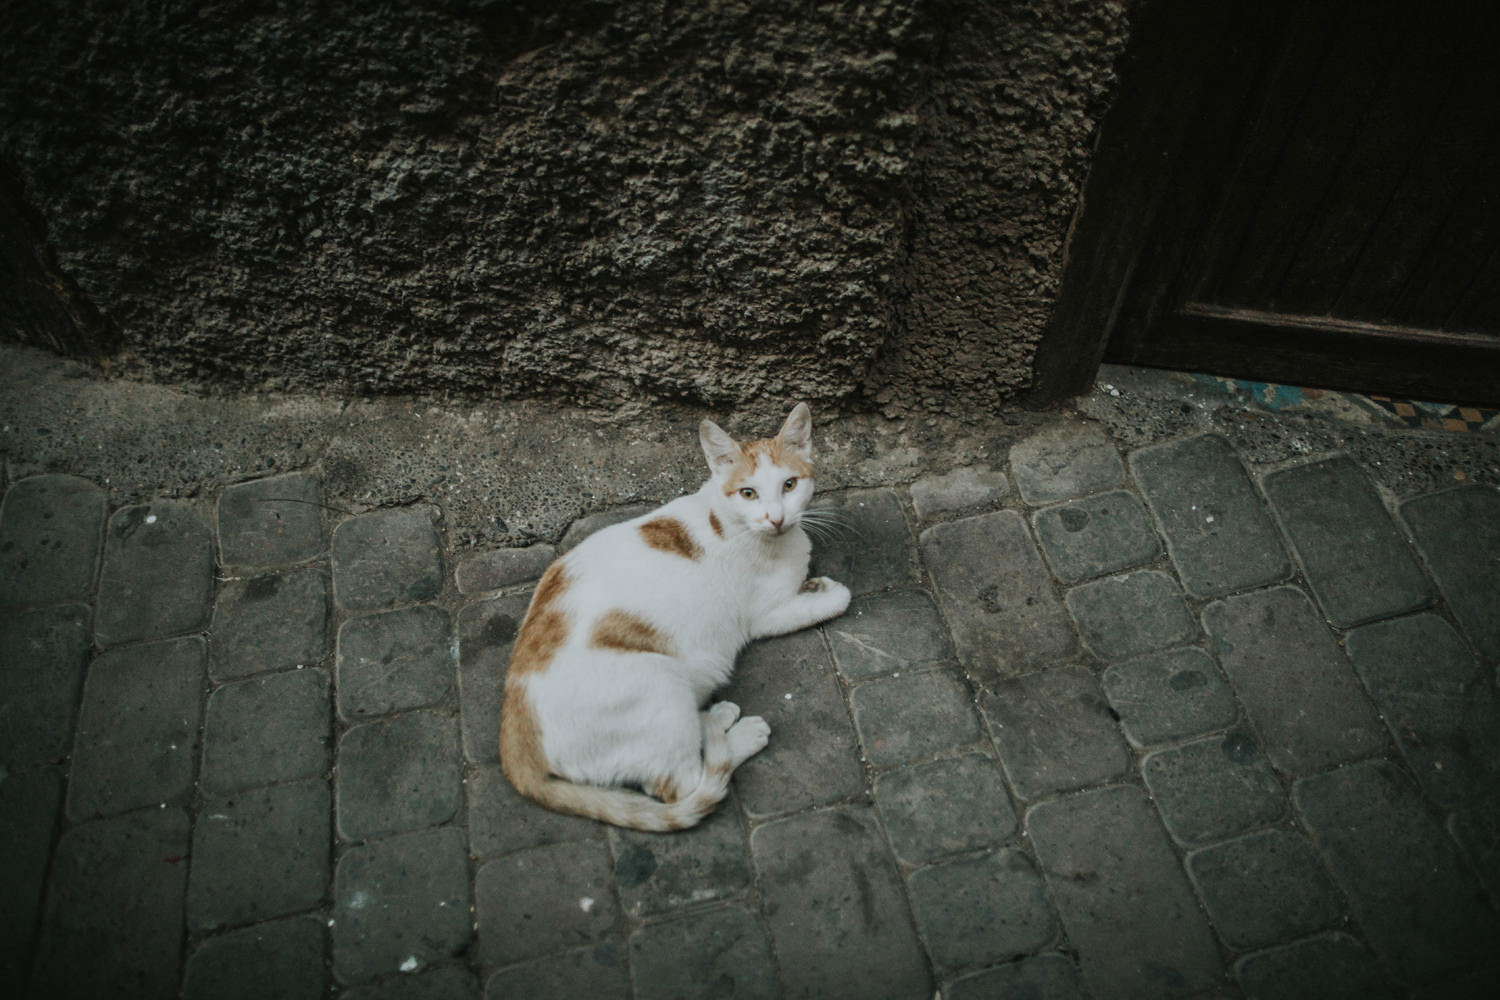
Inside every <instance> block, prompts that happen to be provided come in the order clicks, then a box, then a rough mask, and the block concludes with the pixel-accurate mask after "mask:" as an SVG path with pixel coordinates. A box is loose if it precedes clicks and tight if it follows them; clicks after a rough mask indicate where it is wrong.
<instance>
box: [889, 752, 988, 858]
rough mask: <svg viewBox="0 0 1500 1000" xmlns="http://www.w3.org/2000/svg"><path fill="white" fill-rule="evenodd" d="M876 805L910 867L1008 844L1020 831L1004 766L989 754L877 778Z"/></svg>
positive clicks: (898, 853) (894, 845)
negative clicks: (1002, 770) (1018, 830)
mask: <svg viewBox="0 0 1500 1000" xmlns="http://www.w3.org/2000/svg"><path fill="white" fill-rule="evenodd" d="M875 804H876V805H877V806H878V807H879V809H880V816H881V819H883V820H884V821H885V829H886V833H887V835H888V836H889V837H890V839H891V847H892V848H893V849H894V850H895V852H896V856H897V857H898V858H900V859H901V860H902V861H904V862H906V863H907V864H909V865H920V864H925V863H927V862H929V861H936V860H937V859H938V858H941V857H944V856H946V855H950V854H962V853H965V852H968V851H975V850H978V849H980V848H983V847H990V846H993V845H996V844H1002V843H1004V842H1006V841H1007V840H1009V839H1011V838H1012V837H1014V836H1015V834H1016V828H1017V826H1016V811H1015V809H1014V808H1012V806H1011V804H1010V795H1009V794H1008V793H1007V792H1006V790H1005V781H1004V779H1003V778H1002V777H1001V775H1000V766H999V765H998V764H996V763H995V762H994V761H993V760H991V759H990V758H989V757H986V756H984V755H983V754H977V753H969V754H964V755H963V756H961V757H950V758H946V759H944V760H935V761H929V762H927V763H924V764H913V765H911V766H910V767H904V768H901V769H900V770H897V771H891V772H888V773H886V774H883V775H881V776H880V777H879V778H877V779H876V780H875Z"/></svg>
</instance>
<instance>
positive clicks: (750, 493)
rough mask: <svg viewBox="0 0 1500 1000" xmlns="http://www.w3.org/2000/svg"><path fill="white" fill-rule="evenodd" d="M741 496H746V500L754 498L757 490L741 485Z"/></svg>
mask: <svg viewBox="0 0 1500 1000" xmlns="http://www.w3.org/2000/svg"><path fill="white" fill-rule="evenodd" d="M740 496H742V497H744V498H745V499H746V500H754V499H755V490H753V489H751V488H750V487H748V486H744V487H741V488H740Z"/></svg>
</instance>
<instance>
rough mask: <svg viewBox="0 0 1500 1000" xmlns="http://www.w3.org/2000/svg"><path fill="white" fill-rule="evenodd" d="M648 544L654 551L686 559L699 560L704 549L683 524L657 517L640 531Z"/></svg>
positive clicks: (671, 519)
mask: <svg viewBox="0 0 1500 1000" xmlns="http://www.w3.org/2000/svg"><path fill="white" fill-rule="evenodd" d="M638 530H639V531H640V533H641V537H642V538H644V539H645V540H646V544H647V545H649V546H651V547H652V548H653V549H659V550H661V551H662V552H666V553H669V554H671V555H674V556H682V557H683V558H684V559H697V558H698V557H699V556H701V555H703V549H702V547H701V546H700V545H699V544H698V543H697V542H695V541H693V536H692V535H691V534H690V533H689V532H688V530H687V528H686V527H685V526H684V525H683V523H682V522H681V521H679V520H677V519H675V518H671V517H656V518H652V519H651V520H649V521H647V522H646V523H645V524H643V525H641V526H640V528H639V529H638Z"/></svg>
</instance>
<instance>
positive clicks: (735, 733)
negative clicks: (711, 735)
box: [726, 715, 771, 767]
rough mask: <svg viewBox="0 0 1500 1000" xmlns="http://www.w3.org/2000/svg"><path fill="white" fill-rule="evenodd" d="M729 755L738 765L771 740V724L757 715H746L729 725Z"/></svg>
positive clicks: (736, 765) (758, 751)
mask: <svg viewBox="0 0 1500 1000" xmlns="http://www.w3.org/2000/svg"><path fill="white" fill-rule="evenodd" d="M726 735H727V736H728V738H729V755H730V758H731V759H732V760H733V761H734V766H735V767H739V766H740V765H741V764H743V763H744V762H745V761H747V760H749V759H750V758H751V757H753V756H755V755H756V754H758V753H760V752H761V751H762V750H764V749H765V748H766V744H767V743H769V742H771V724H770V723H768V722H767V721H766V720H765V719H762V718H761V717H760V716H758V715H747V716H745V717H744V718H743V719H741V720H740V721H738V722H736V723H735V724H734V725H732V726H730V727H729V732H728V733H727V734H726Z"/></svg>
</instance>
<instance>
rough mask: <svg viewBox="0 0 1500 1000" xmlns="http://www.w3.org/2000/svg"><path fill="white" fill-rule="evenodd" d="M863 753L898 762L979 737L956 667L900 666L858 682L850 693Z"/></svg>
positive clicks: (886, 763)
mask: <svg viewBox="0 0 1500 1000" xmlns="http://www.w3.org/2000/svg"><path fill="white" fill-rule="evenodd" d="M849 700H850V703H851V704H852V706H853V708H854V726H855V728H856V729H857V730H858V731H859V738H860V743H861V744H862V745H863V746H864V748H865V757H866V759H868V760H869V762H870V763H871V765H873V766H874V767H876V768H882V769H883V768H888V767H899V766H900V765H902V764H909V763H911V762H912V761H914V760H918V759H920V758H922V757H929V756H931V755H932V754H934V753H937V752H939V751H941V750H946V749H949V748H952V747H958V746H964V745H966V744H969V743H973V742H974V741H975V740H977V739H979V738H980V735H981V731H980V727H979V713H978V711H977V710H976V709H975V707H974V702H973V699H972V698H971V697H970V695H969V688H968V685H967V684H965V683H964V681H963V679H962V678H961V677H960V676H959V675H958V672H957V671H955V670H930V671H922V672H916V673H912V672H905V671H903V672H902V673H900V674H899V675H897V676H894V677H882V678H879V679H877V680H873V681H869V682H867V683H865V684H861V685H860V686H859V687H857V688H855V689H854V693H853V694H852V695H851V696H850V699H849Z"/></svg>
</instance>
